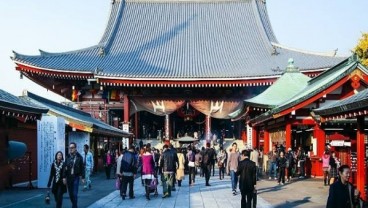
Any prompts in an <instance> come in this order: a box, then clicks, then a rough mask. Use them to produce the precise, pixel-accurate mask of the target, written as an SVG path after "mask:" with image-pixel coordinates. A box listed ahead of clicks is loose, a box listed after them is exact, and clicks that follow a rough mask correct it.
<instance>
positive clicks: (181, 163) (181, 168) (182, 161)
mask: <svg viewBox="0 0 368 208" xmlns="http://www.w3.org/2000/svg"><path fill="white" fill-rule="evenodd" d="M177 155H178V163H179V167H178V169H177V170H176V180H183V179H184V169H185V167H184V164H185V158H184V154H183V153H178V154H177Z"/></svg>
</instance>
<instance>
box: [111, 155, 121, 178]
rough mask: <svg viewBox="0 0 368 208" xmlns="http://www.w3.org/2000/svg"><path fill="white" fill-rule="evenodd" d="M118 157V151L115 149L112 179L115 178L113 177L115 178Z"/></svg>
mask: <svg viewBox="0 0 368 208" xmlns="http://www.w3.org/2000/svg"><path fill="white" fill-rule="evenodd" d="M119 156H120V153H119V150H118V149H116V150H115V153H114V171H113V173H114V178H116V177H115V176H116V170H117V168H118V159H119Z"/></svg>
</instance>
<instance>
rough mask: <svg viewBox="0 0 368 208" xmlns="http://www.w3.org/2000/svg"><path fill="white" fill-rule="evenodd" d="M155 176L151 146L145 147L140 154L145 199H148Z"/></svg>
mask: <svg viewBox="0 0 368 208" xmlns="http://www.w3.org/2000/svg"><path fill="white" fill-rule="evenodd" d="M155 177H156V176H155V162H154V155H153V154H152V152H151V148H150V147H146V149H145V152H144V153H143V155H142V179H143V180H144V184H145V190H146V199H147V200H150V185H151V182H152V180H153V179H154V178H155ZM155 192H156V191H155Z"/></svg>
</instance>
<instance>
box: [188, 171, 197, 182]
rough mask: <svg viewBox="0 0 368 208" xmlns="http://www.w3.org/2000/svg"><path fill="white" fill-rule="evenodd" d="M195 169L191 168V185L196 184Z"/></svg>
mask: <svg viewBox="0 0 368 208" xmlns="http://www.w3.org/2000/svg"><path fill="white" fill-rule="evenodd" d="M195 171H196V170H195V167H189V185H191V184H193V183H195V175H196V174H195Z"/></svg>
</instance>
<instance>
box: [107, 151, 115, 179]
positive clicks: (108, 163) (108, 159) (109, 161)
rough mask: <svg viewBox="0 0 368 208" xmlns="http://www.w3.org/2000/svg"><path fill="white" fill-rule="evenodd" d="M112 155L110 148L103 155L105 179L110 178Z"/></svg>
mask: <svg viewBox="0 0 368 208" xmlns="http://www.w3.org/2000/svg"><path fill="white" fill-rule="evenodd" d="M112 158H113V157H112V155H111V152H110V150H108V151H107V153H106V155H105V173H106V179H107V180H109V179H110V175H111V174H110V173H111V167H112Z"/></svg>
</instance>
